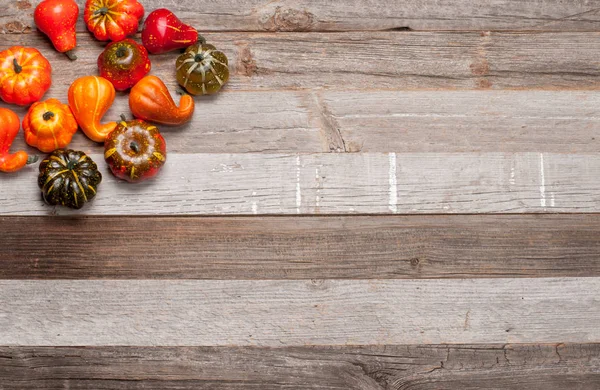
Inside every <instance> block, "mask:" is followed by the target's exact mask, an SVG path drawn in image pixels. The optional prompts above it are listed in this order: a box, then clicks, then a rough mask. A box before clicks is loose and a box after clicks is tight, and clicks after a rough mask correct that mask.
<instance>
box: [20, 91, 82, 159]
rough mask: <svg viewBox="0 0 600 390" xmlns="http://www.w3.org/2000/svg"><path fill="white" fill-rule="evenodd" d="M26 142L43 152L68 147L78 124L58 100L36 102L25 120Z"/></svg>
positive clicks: (67, 108) (64, 105)
mask: <svg viewBox="0 0 600 390" xmlns="http://www.w3.org/2000/svg"><path fill="white" fill-rule="evenodd" d="M23 131H24V132H25V142H27V144H28V145H29V146H33V147H34V148H38V149H39V150H41V151H42V152H46V153H49V152H52V151H54V150H56V149H62V148H64V147H66V146H67V145H68V144H69V143H70V142H71V138H73V134H75V132H77V122H76V121H75V118H74V117H73V114H72V113H71V110H70V109H69V106H68V105H66V104H62V103H61V102H60V101H58V100H56V99H48V100H46V101H44V102H36V103H33V104H32V105H31V107H29V111H28V112H27V114H26V115H25V118H24V119H23Z"/></svg>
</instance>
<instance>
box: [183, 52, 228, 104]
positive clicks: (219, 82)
mask: <svg viewBox="0 0 600 390" xmlns="http://www.w3.org/2000/svg"><path fill="white" fill-rule="evenodd" d="M176 66H177V82H178V83H179V85H181V86H182V87H183V88H185V90H186V91H188V92H189V93H191V94H192V95H210V94H213V93H215V92H217V91H219V90H220V89H221V87H222V86H223V85H225V83H227V80H229V66H228V62H227V56H226V55H225V54H224V53H223V52H221V51H219V50H217V49H216V48H215V47H214V46H213V45H209V44H206V43H205V44H201V43H196V44H195V45H192V46H190V47H188V48H187V49H186V50H185V52H184V53H183V54H182V55H180V56H179V57H177V62H176Z"/></svg>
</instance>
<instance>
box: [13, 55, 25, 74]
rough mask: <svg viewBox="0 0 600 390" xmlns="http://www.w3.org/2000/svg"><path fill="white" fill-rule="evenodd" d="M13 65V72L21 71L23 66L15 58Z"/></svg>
mask: <svg viewBox="0 0 600 390" xmlns="http://www.w3.org/2000/svg"><path fill="white" fill-rule="evenodd" d="M13 66H14V67H15V73H21V71H22V70H23V67H22V66H21V65H19V63H18V62H17V59H16V58H13Z"/></svg>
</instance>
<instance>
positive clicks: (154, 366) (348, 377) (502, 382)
mask: <svg viewBox="0 0 600 390" xmlns="http://www.w3.org/2000/svg"><path fill="white" fill-rule="evenodd" d="M0 356H1V357H0V387H1V388H2V389H5V390H11V389H19V390H26V389H36V390H37V389H42V388H43V389H48V390H50V389H66V388H69V389H89V388H90V387H93V388H94V389H156V390H163V389H210V390H215V389H254V388H256V389H261V390H270V389H273V390H275V389H290V388H294V389H327V390H333V389H340V390H341V389H344V390H346V389H363V390H381V389H390V390H392V389H409V388H410V389H422V390H426V389H431V390H433V389H440V388H444V389H449V390H453V389H456V390H465V389H483V388H485V389H516V388H528V389H532V390H564V389H575V388H577V389H580V390H587V389H589V390H596V389H597V388H598V387H599V386H600V358H599V357H598V356H600V346H599V345H598V344H562V343H561V344H554V345H550V344H537V345H536V344H534V345H523V344H505V345H498V344H491V345H479V344H475V345H388V346H360V347H331V346H323V347H292V348H256V347H242V348H240V347H237V348H236V347H179V348H177V347H154V348H148V347H94V348H69V347H0Z"/></svg>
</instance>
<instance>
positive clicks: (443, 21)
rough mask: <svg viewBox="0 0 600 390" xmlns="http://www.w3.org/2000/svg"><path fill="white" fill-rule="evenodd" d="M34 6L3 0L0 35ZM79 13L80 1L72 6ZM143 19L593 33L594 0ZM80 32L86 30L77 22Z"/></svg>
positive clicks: (297, 8)
mask: <svg viewBox="0 0 600 390" xmlns="http://www.w3.org/2000/svg"><path fill="white" fill-rule="evenodd" d="M38 2H39V1H31V0H16V1H15V0H2V3H1V4H2V6H3V8H4V12H3V15H2V17H0V25H1V29H0V31H2V32H8V33H18V32H23V31H25V32H26V31H31V29H33V28H34V25H33V18H32V14H33V9H34V7H35V5H37V3H38ZM77 3H78V4H79V5H80V8H81V13H83V4H84V3H85V1H84V0H77ZM144 6H145V8H146V13H149V12H150V11H152V10H153V9H155V8H161V7H165V6H166V7H168V8H169V9H171V10H173V11H174V12H176V14H177V15H178V16H179V17H180V18H181V19H182V20H183V21H185V22H187V23H189V24H191V25H194V26H197V28H199V29H200V30H201V31H357V30H389V29H400V30H402V29H407V28H412V29H415V30H554V31H598V30H599V29H600V16H599V15H600V13H599V11H598V8H599V7H600V3H598V1H596V0H572V1H569V2H562V1H559V0H541V1H531V0H528V1H509V0H493V1H487V2H485V3H474V2H472V1H469V0H452V1H444V2H441V3H440V2H438V1H433V0H426V1H419V0H408V1H403V2H385V1H382V0H370V1H356V0H344V1H336V2H325V3H323V2H320V1H315V0H300V1H289V0H276V1H267V0H225V1H213V2H207V3H206V4H203V6H202V7H197V3H196V2H195V1H194V0H187V1H178V2H169V3H168V4H165V3H164V2H161V1H159V0H145V1H144ZM78 30H79V31H85V25H84V24H83V21H82V20H80V21H79V23H78Z"/></svg>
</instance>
